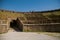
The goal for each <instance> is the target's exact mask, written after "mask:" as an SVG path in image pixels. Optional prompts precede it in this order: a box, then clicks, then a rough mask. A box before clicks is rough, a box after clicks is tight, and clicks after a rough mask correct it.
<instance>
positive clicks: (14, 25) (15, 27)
mask: <svg viewBox="0 0 60 40" xmlns="http://www.w3.org/2000/svg"><path fill="white" fill-rule="evenodd" d="M10 27H11V28H13V29H14V30H15V31H17V32H21V30H20V29H19V27H18V24H17V21H16V20H12V21H11V22H10Z"/></svg>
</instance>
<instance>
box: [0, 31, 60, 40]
mask: <svg viewBox="0 0 60 40" xmlns="http://www.w3.org/2000/svg"><path fill="white" fill-rule="evenodd" d="M58 36H60V34H59V35H58ZM0 40H60V37H55V36H50V35H46V33H45V34H44V33H35V32H8V33H5V34H0Z"/></svg>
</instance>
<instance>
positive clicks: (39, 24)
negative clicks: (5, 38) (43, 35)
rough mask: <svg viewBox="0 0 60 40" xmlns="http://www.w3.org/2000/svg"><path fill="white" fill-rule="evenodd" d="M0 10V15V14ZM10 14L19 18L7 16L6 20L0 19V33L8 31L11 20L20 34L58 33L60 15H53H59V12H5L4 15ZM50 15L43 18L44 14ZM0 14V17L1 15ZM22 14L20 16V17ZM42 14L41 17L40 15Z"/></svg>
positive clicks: (59, 30) (0, 11)
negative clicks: (14, 22)
mask: <svg viewBox="0 0 60 40" xmlns="http://www.w3.org/2000/svg"><path fill="white" fill-rule="evenodd" d="M2 12H5V11H2V10H0V13H1V14H2ZM9 12H10V13H11V14H13V15H15V16H17V14H19V15H20V16H17V17H14V16H13V18H12V17H11V16H12V15H11V16H10V15H8V14H6V15H8V16H9V17H11V18H9V17H7V18H6V19H4V18H3V19H1V17H0V33H4V32H8V31H9V30H10V22H11V21H12V20H15V21H16V24H17V25H18V26H16V27H18V28H19V30H20V31H22V32H40V31H44V32H60V15H58V16H57V15H54V14H56V13H58V14H60V9H59V10H53V11H43V12H14V11H6V13H9ZM46 13H47V14H52V15H50V16H48V17H46V16H43V15H44V14H45V15H47V14H46ZM1 14H0V15H1ZM21 14H22V15H21ZM42 14H43V15H42ZM14 25H15V24H14Z"/></svg>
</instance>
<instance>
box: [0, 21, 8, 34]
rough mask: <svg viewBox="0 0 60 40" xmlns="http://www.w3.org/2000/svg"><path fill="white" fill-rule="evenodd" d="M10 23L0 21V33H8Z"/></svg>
mask: <svg viewBox="0 0 60 40" xmlns="http://www.w3.org/2000/svg"><path fill="white" fill-rule="evenodd" d="M8 30H9V22H8V20H0V33H5V32H8Z"/></svg>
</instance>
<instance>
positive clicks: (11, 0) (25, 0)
mask: <svg viewBox="0 0 60 40" xmlns="http://www.w3.org/2000/svg"><path fill="white" fill-rule="evenodd" d="M59 8H60V0H0V9H5V10H12V11H22V12H26V11H46V10H54V9H59Z"/></svg>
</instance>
